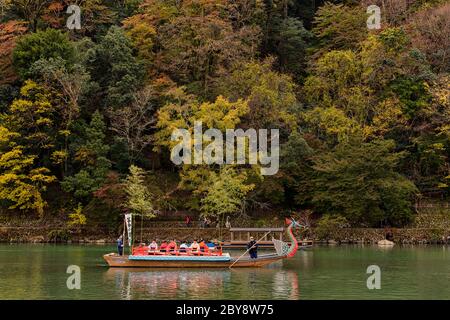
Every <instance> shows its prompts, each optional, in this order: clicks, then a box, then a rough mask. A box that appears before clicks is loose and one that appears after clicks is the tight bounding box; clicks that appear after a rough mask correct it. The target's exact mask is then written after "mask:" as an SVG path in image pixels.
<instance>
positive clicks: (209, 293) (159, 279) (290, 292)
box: [105, 268, 299, 300]
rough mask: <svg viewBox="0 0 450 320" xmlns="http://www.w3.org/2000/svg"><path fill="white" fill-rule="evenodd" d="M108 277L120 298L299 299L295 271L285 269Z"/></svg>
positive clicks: (114, 271)
mask: <svg viewBox="0 0 450 320" xmlns="http://www.w3.org/2000/svg"><path fill="white" fill-rule="evenodd" d="M105 280H106V281H107V282H110V283H111V282H114V285H115V288H116V292H117V294H118V295H119V296H120V298H121V299H127V300H129V299H222V298H224V297H227V296H228V295H230V296H231V295H232V296H234V297H235V298H236V294H237V293H239V296H242V298H247V299H248V297H250V296H251V297H253V298H259V299H294V300H296V299H299V285H298V276H297V274H296V272H294V271H290V270H282V269H233V270H229V269H220V270H219V269H218V270H214V269H208V270H199V269H182V270H176V269H154V270H145V269H133V268H131V269H128V268H127V269H125V268H124V269H119V268H110V269H108V270H107V271H106V272H105Z"/></svg>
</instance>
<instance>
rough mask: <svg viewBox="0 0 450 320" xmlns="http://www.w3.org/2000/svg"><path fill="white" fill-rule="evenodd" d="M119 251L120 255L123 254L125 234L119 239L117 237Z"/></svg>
mask: <svg viewBox="0 0 450 320" xmlns="http://www.w3.org/2000/svg"><path fill="white" fill-rule="evenodd" d="M117 252H118V253H119V256H122V255H123V236H120V237H119V239H117Z"/></svg>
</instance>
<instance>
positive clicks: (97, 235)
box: [0, 226, 450, 245]
mask: <svg viewBox="0 0 450 320" xmlns="http://www.w3.org/2000/svg"><path fill="white" fill-rule="evenodd" d="M392 232H393V236H394V240H393V241H394V242H395V243H397V244H446V243H450V229H437V228H435V229H431V228H404V229H392ZM305 236H306V237H307V239H309V240H313V241H314V242H315V243H316V244H329V245H336V244H375V243H377V242H378V241H379V240H382V239H384V238H385V229H373V228H342V229H339V230H335V231H333V232H331V233H330V234H329V235H328V236H327V237H326V239H319V238H317V237H316V236H315V234H314V229H310V230H309V231H308V232H307V234H306V235H305V234H300V233H297V237H298V238H299V239H300V238H304V237H305ZM117 237H118V235H117V234H116V232H113V231H110V230H101V229H98V228H96V229H82V230H71V229H67V228H54V227H10V226H8V227H0V242H3V243H96V244H106V243H115V241H116V238H117ZM135 238H136V239H140V238H141V234H140V232H139V234H136V235H135ZM170 238H176V239H179V240H189V239H193V238H204V239H218V238H222V239H225V240H227V239H229V238H230V235H229V231H228V230H222V237H220V230H219V229H216V228H206V229H205V228H146V229H144V230H143V232H142V239H143V241H145V242H148V241H149V240H152V239H170Z"/></svg>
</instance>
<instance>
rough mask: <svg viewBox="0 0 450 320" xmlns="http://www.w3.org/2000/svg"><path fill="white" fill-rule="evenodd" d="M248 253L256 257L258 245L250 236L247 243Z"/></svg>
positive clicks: (251, 256)
mask: <svg viewBox="0 0 450 320" xmlns="http://www.w3.org/2000/svg"><path fill="white" fill-rule="evenodd" d="M247 249H248V253H249V254H250V258H252V259H257V258H258V245H257V244H256V241H255V239H254V238H253V237H250V242H249V243H248V244H247Z"/></svg>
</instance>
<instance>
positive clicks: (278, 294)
mask: <svg viewBox="0 0 450 320" xmlns="http://www.w3.org/2000/svg"><path fill="white" fill-rule="evenodd" d="M114 250H115V248H114V247H112V246H100V245H50V244H0V299H450V246H408V247H405V246H395V247H394V248H391V249H381V248H378V247H376V246H350V245H346V246H335V247H326V246H323V247H322V246H317V247H314V248H311V249H306V250H302V251H299V252H298V253H297V255H296V256H295V257H294V258H291V259H288V260H284V261H280V262H277V263H274V264H272V265H270V266H269V267H265V268H258V269H234V270H229V269H224V270H222V269H220V270H219V269H217V270H216V269H192V270H190V269H179V270H174V269H155V270H139V269H115V268H108V267H107V265H106V264H105V263H104V261H103V260H102V255H103V254H105V253H109V252H112V251H114ZM240 253H241V252H239V251H235V252H232V255H238V254H240ZM69 265H76V266H79V267H80V270H81V273H80V274H81V288H80V289H79V290H77V289H73V290H70V289H68V287H67V284H66V282H67V279H68V277H70V276H71V274H68V273H66V271H67V268H68V266H69ZM370 265H377V266H378V267H379V268H380V271H381V274H380V280H381V289H372V290H369V289H368V288H367V279H368V278H369V277H370V276H371V274H368V273H367V268H368V267H369V266H370ZM370 283H373V282H372V281H370Z"/></svg>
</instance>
